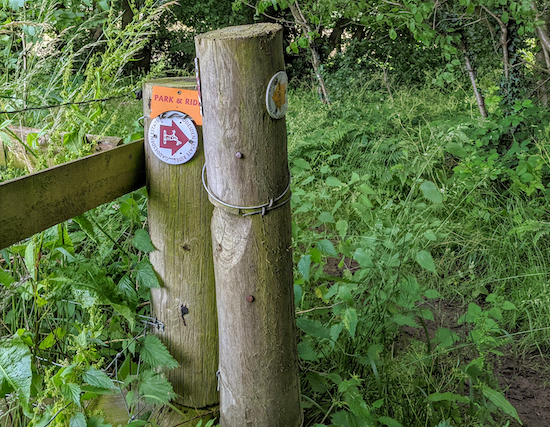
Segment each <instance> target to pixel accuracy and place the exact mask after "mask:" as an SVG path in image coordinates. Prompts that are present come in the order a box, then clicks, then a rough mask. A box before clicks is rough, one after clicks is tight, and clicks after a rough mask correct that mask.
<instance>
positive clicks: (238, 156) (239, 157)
mask: <svg viewBox="0 0 550 427" xmlns="http://www.w3.org/2000/svg"><path fill="white" fill-rule="evenodd" d="M235 157H236V158H237V159H242V158H243V157H244V156H243V155H242V153H240V152H236V153H235Z"/></svg>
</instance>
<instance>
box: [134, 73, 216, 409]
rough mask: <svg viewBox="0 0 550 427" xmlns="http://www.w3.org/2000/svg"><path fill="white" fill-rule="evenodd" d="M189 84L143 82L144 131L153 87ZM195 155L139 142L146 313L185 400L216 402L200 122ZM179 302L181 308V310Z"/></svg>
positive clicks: (191, 84)
mask: <svg viewBox="0 0 550 427" xmlns="http://www.w3.org/2000/svg"><path fill="white" fill-rule="evenodd" d="M155 86H162V87H169V88H178V89H190V90H196V80H195V79H194V78H183V79H182V78H180V79H162V80H153V81H149V82H146V83H145V84H144V90H143V94H144V96H143V100H144V102H143V105H144V107H143V110H144V114H145V116H146V119H145V135H146V138H147V135H148V129H149V125H150V121H151V120H150V119H149V115H150V113H151V103H150V101H151V95H152V91H153V87H155ZM197 131H198V134H199V148H198V151H197V153H196V154H195V155H194V157H193V158H192V159H191V160H190V161H189V162H187V163H184V164H181V165H170V164H167V163H164V162H162V161H160V160H159V159H158V158H157V157H156V156H155V154H154V153H153V152H152V150H151V148H150V146H149V143H148V140H147V139H146V141H145V154H146V161H145V162H146V173H147V190H148V193H149V203H148V217H149V231H150V234H151V239H152V242H153V245H154V246H155V248H156V250H155V251H154V252H152V253H151V263H152V264H153V267H154V268H155V271H156V272H157V274H158V276H159V277H160V279H161V286H162V287H161V289H152V290H151V291H152V295H151V297H152V298H151V299H152V301H151V303H152V311H153V316H156V317H157V318H158V320H159V321H161V322H162V323H164V325H165V329H164V331H159V336H160V337H161V339H162V340H163V342H164V343H165V344H166V345H167V346H168V349H169V351H170V353H171V354H172V356H173V357H175V358H176V360H177V361H178V362H179V364H180V367H179V368H176V369H174V370H171V371H169V372H167V375H168V379H169V380H170V382H171V383H172V385H173V387H174V391H175V392H176V393H177V394H179V395H182V396H183V400H182V401H181V402H180V403H182V404H183V405H185V406H189V407H197V408H202V407H205V406H208V405H213V404H216V403H218V401H219V397H218V392H217V389H216V387H217V378H216V371H217V370H218V333H217V319H216V305H215V304H216V297H215V287H214V270H213V265H212V246H211V241H210V219H211V215H212V206H211V204H210V203H209V202H208V198H207V194H206V192H205V191H204V189H203V188H202V184H201V168H202V166H203V164H204V152H203V148H202V140H201V129H200V127H199V126H197ZM182 306H183V307H186V309H187V310H188V313H187V314H185V316H182Z"/></svg>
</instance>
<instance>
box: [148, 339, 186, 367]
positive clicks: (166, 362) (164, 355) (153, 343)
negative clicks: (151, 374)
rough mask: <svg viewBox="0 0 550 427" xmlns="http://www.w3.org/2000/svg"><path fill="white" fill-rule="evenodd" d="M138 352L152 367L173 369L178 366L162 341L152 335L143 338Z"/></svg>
mask: <svg viewBox="0 0 550 427" xmlns="http://www.w3.org/2000/svg"><path fill="white" fill-rule="evenodd" d="M139 354H140V356H141V358H142V360H143V361H144V362H147V363H148V364H149V365H151V367H153V368H161V367H162V368H167V369H174V368H177V367H178V366H179V363H178V362H177V361H176V359H174V358H173V357H172V355H171V354H170V352H169V351H168V349H167V348H166V346H165V345H164V344H163V343H162V341H161V340H160V339H159V338H158V337H156V336H154V335H147V336H146V337H145V338H143V341H142V342H141V350H140V353H139Z"/></svg>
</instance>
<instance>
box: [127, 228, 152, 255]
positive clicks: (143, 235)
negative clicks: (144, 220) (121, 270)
mask: <svg viewBox="0 0 550 427" xmlns="http://www.w3.org/2000/svg"><path fill="white" fill-rule="evenodd" d="M132 245H134V247H135V248H136V249H137V250H140V251H142V252H145V253H149V252H153V251H154V250H155V247H154V246H153V243H152V242H151V237H150V236H149V233H148V232H147V231H146V230H143V229H139V230H137V231H136V232H135V233H134V237H133V239H132Z"/></svg>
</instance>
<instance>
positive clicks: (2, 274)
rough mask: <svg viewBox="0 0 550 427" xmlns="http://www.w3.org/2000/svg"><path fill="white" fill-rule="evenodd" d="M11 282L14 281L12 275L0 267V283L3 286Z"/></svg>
mask: <svg viewBox="0 0 550 427" xmlns="http://www.w3.org/2000/svg"><path fill="white" fill-rule="evenodd" d="M13 282H15V280H14V279H13V277H12V275H11V274H10V273H9V272H7V271H5V270H2V269H1V268H0V283H1V284H3V285H4V286H9V285H11V284H12V283H13Z"/></svg>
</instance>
